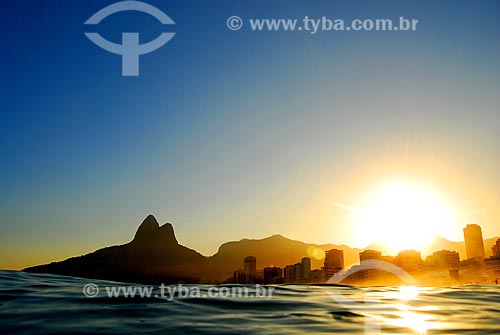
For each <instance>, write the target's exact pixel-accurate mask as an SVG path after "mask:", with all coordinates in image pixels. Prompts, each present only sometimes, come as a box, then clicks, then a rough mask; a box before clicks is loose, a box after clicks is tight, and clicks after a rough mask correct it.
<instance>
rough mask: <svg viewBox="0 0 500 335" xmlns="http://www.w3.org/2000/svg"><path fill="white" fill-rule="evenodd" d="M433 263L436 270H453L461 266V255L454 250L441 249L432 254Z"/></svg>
mask: <svg viewBox="0 0 500 335" xmlns="http://www.w3.org/2000/svg"><path fill="white" fill-rule="evenodd" d="M432 265H433V267H434V269H436V270H444V271H453V270H458V269H459V268H460V256H459V254H458V252H456V251H453V250H441V251H436V252H435V253H433V254H432Z"/></svg>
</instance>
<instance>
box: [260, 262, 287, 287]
mask: <svg viewBox="0 0 500 335" xmlns="http://www.w3.org/2000/svg"><path fill="white" fill-rule="evenodd" d="M282 282H283V270H282V269H281V268H278V267H276V266H272V267H267V268H264V284H279V283H282Z"/></svg>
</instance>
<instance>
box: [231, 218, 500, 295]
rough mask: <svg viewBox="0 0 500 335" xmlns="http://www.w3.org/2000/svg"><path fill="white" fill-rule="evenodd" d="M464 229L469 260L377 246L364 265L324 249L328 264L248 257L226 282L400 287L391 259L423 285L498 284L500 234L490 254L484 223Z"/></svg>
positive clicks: (450, 253) (361, 257) (362, 261)
mask: <svg viewBox="0 0 500 335" xmlns="http://www.w3.org/2000/svg"><path fill="white" fill-rule="evenodd" d="M463 231H464V244H465V245H466V252H467V256H466V257H465V259H464V260H461V258H460V255H459V252H458V251H456V250H449V249H443V250H435V251H433V252H432V254H431V255H429V256H427V257H425V259H424V258H423V257H422V256H421V253H420V251H418V250H411V249H408V250H402V251H400V252H398V254H397V255H395V256H387V255H383V254H382V252H381V251H378V250H372V249H365V250H363V251H362V252H360V253H359V264H354V265H350V266H345V265H344V252H343V250H339V249H330V250H327V251H325V253H324V258H323V259H324V261H323V266H322V267H321V268H318V269H313V268H311V258H309V257H303V258H302V259H301V261H300V262H298V263H295V264H289V265H286V266H284V267H283V268H281V267H276V266H274V265H273V266H268V267H262V266H261V267H258V266H256V263H257V258H256V257H255V256H247V257H245V258H244V259H243V260H244V270H241V269H238V270H236V271H235V272H234V274H233V277H231V278H228V279H227V280H226V282H227V283H236V284H254V283H263V284H283V283H284V284H307V283H329V282H332V283H337V280H339V279H335V278H337V277H338V278H341V280H340V281H339V283H346V284H361V285H367V284H368V285H380V284H382V283H383V284H384V285H395V283H396V282H397V281H398V279H397V278H396V277H391V276H392V275H394V273H393V272H391V271H389V269H390V268H389V267H388V265H387V264H388V263H389V264H393V265H395V266H396V267H397V269H400V270H402V271H405V272H406V273H408V274H409V275H410V276H413V277H412V278H413V280H415V279H417V280H416V281H415V283H419V284H420V285H421V284H423V283H425V285H444V284H446V285H456V284H464V283H471V284H472V283H479V282H482V283H484V282H486V283H490V282H495V283H496V284H498V280H499V279H500V278H499V276H500V238H498V239H497V240H496V241H495V244H494V245H492V246H491V250H492V256H491V257H488V258H486V256H485V249H484V242H483V236H482V232H481V227H480V226H479V225H476V224H468V225H467V226H466V227H464V229H463ZM248 260H251V262H252V270H250V269H249V268H248V266H247V262H248ZM370 262H372V263H370ZM373 262H375V263H373ZM377 262H379V263H377ZM256 269H257V271H256ZM259 273H260V276H259V275H258V274H259ZM443 273H444V275H443ZM256 274H257V275H256ZM429 274H430V275H431V276H430V277H431V278H429V277H428V278H425V279H424V282H422V278H423V276H424V277H425V275H427V276H428V275H429ZM415 276H417V277H415ZM332 279H333V280H334V281H332ZM394 280H396V281H394Z"/></svg>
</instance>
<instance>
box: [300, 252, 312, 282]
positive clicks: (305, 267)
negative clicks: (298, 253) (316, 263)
mask: <svg viewBox="0 0 500 335" xmlns="http://www.w3.org/2000/svg"><path fill="white" fill-rule="evenodd" d="M300 265H301V268H302V278H301V280H302V281H304V282H309V281H310V280H311V259H310V258H309V257H304V258H302V260H301V261H300Z"/></svg>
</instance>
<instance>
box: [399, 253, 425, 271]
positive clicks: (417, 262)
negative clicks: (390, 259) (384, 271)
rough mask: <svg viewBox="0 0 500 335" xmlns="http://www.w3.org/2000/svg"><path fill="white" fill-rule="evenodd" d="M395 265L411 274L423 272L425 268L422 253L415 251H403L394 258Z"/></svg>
mask: <svg viewBox="0 0 500 335" xmlns="http://www.w3.org/2000/svg"><path fill="white" fill-rule="evenodd" d="M394 263H395V264H396V265H397V266H399V267H400V268H402V269H403V270H405V271H406V272H409V273H417V272H421V271H422V269H423V266H424V262H423V261H422V256H421V255H420V252H418V251H415V250H405V251H401V252H400V253H399V254H398V255H397V256H396V257H395V258H394Z"/></svg>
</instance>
